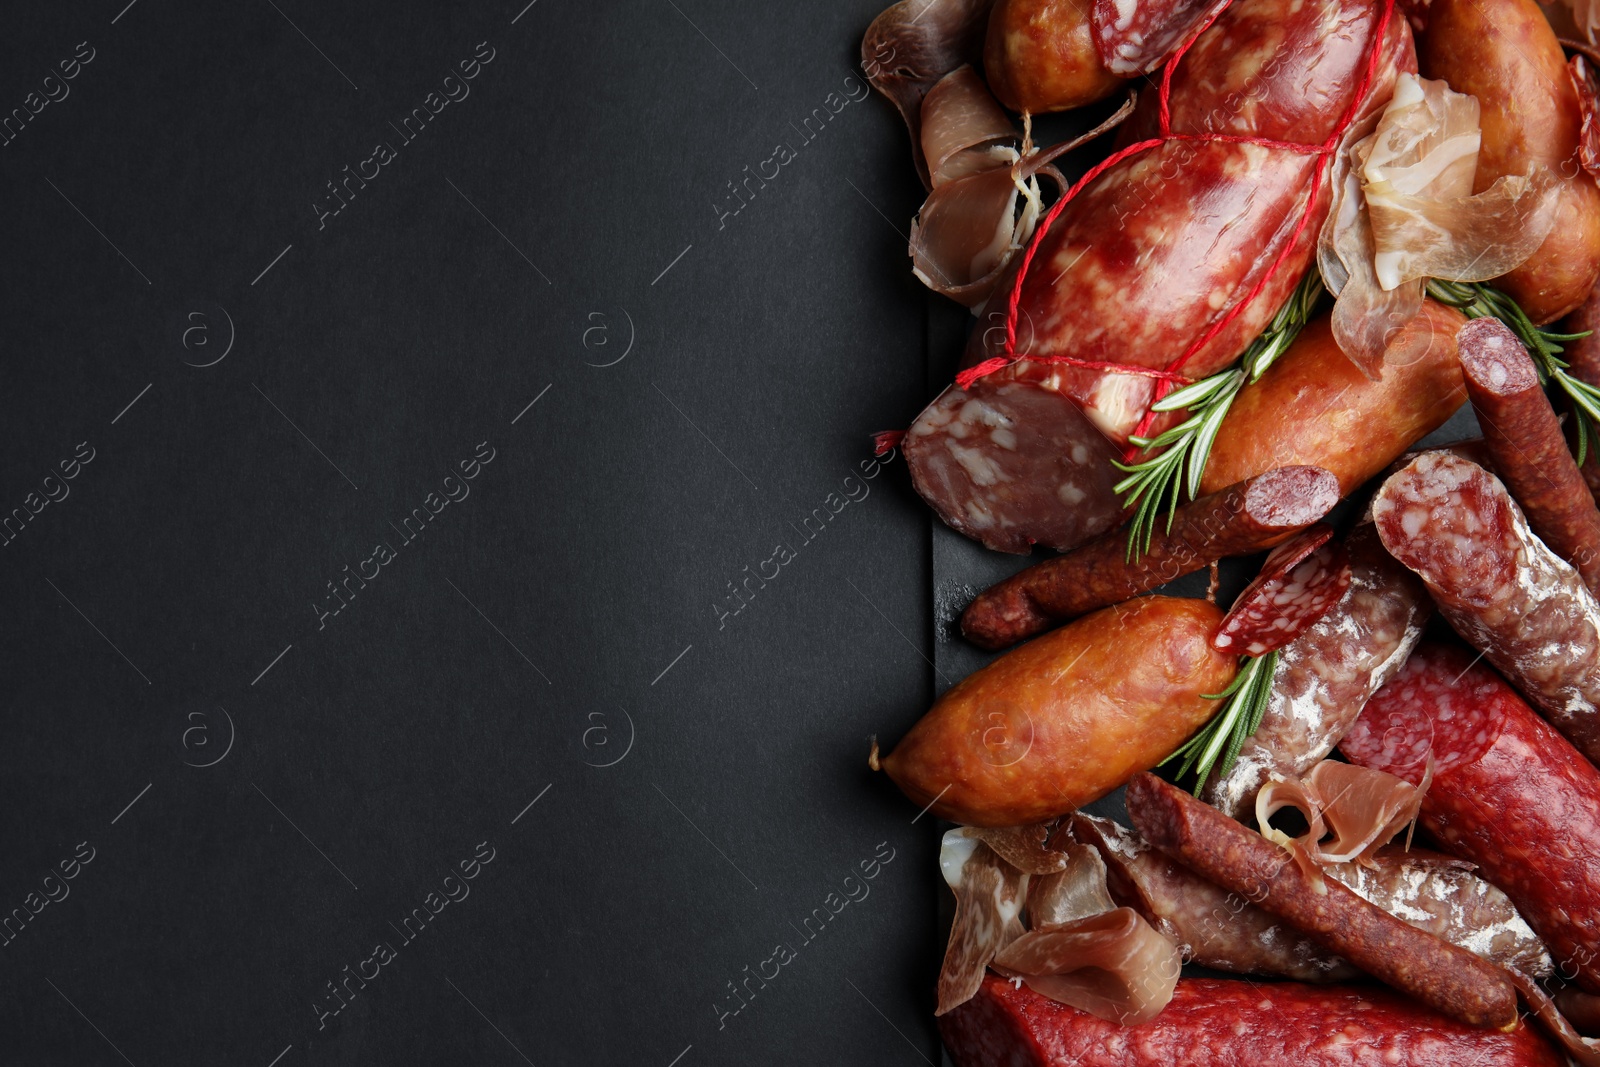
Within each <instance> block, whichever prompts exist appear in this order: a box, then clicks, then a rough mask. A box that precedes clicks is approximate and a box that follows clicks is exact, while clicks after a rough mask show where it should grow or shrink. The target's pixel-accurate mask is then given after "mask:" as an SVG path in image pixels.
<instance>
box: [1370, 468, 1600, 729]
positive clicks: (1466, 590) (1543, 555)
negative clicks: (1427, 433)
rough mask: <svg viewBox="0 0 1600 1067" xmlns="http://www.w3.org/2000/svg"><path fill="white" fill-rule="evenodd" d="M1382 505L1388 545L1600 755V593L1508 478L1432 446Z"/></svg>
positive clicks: (1517, 681) (1458, 623) (1531, 695)
mask: <svg viewBox="0 0 1600 1067" xmlns="http://www.w3.org/2000/svg"><path fill="white" fill-rule="evenodd" d="M1372 515H1373V521H1374V524H1375V525H1376V526H1377V529H1378V536H1379V537H1380V538H1382V540H1383V545H1384V547H1385V548H1387V549H1388V550H1389V552H1390V553H1391V554H1392V555H1393V556H1394V557H1395V558H1396V559H1398V560H1399V561H1400V562H1401V563H1403V564H1405V565H1406V566H1407V567H1410V568H1411V569H1412V570H1414V571H1416V572H1417V574H1418V575H1420V576H1421V578H1422V580H1423V582H1424V583H1425V584H1426V585H1427V587H1428V592H1429V593H1430V594H1431V595H1432V597H1433V602H1434V603H1435V604H1436V605H1438V608H1439V612H1440V614H1442V615H1443V616H1444V617H1445V619H1446V620H1448V621H1449V623H1450V625H1451V626H1453V627H1455V630H1456V632H1457V633H1459V634H1461V636H1462V637H1465V638H1466V639H1467V640H1468V641H1469V642H1470V643H1471V644H1472V645H1473V646H1475V647H1476V648H1478V649H1479V650H1481V651H1482V652H1483V654H1484V655H1485V656H1486V657H1487V658H1488V660H1489V662H1490V663H1492V664H1494V665H1495V667H1497V668H1499V670H1500V671H1501V672H1502V673H1503V674H1505V676H1506V677H1507V678H1509V679H1510V680H1511V682H1512V683H1513V684H1514V685H1516V687H1517V688H1518V689H1520V690H1521V691H1522V693H1523V695H1524V696H1526V697H1527V698H1528V699H1529V700H1530V701H1532V702H1533V703H1534V705H1535V706H1537V707H1538V708H1539V710H1541V711H1542V712H1544V714H1545V716H1546V717H1547V718H1548V719H1549V720H1550V721H1551V723H1552V724H1553V725H1554V726H1555V728H1556V729H1557V730H1560V731H1561V732H1562V733H1563V734H1565V735H1566V736H1567V739H1568V740H1570V741H1571V742H1572V743H1573V744H1574V745H1576V746H1577V747H1578V750H1579V751H1580V752H1582V753H1583V754H1584V755H1586V756H1588V757H1589V759H1591V760H1597V759H1600V709H1597V707H1596V705H1597V704H1600V603H1597V602H1596V600H1595V598H1594V596H1593V594H1591V593H1590V592H1589V590H1588V589H1587V588H1586V587H1585V586H1584V584H1583V579H1582V578H1581V577H1580V576H1579V575H1578V572H1577V571H1575V570H1573V569H1572V567H1570V566H1568V565H1567V564H1566V563H1565V562H1563V561H1562V560H1561V559H1560V558H1559V557H1558V556H1556V554H1555V553H1554V552H1551V551H1550V549H1549V548H1547V547H1546V546H1545V544H1544V542H1543V541H1540V540H1539V539H1538V538H1537V537H1535V536H1534V535H1533V533H1532V531H1530V530H1529V529H1528V523H1527V520H1526V519H1524V518H1523V515H1522V511H1521V509H1519V508H1518V507H1517V505H1516V502H1515V501H1513V500H1512V499H1511V495H1510V493H1508V492H1507V491H1506V487H1505V486H1504V485H1503V484H1501V482H1500V479H1498V478H1496V477H1495V476H1494V475H1492V474H1490V473H1489V472H1488V471H1486V470H1484V469H1483V468H1482V467H1480V466H1478V465H1477V464H1476V463H1473V462H1471V461H1470V460H1465V459H1462V458H1460V457H1459V456H1456V455H1453V454H1451V453H1449V452H1425V453H1423V454H1422V455H1420V456H1418V457H1417V458H1416V459H1414V460H1412V461H1411V462H1410V463H1409V464H1407V465H1406V466H1405V467H1402V468H1401V469H1400V470H1399V471H1398V472H1397V473H1396V474H1394V475H1392V476H1390V478H1389V479H1388V480H1387V481H1385V482H1384V483H1383V486H1382V488H1380V489H1379V490H1378V494H1377V496H1376V497H1374V498H1373V502H1372Z"/></svg>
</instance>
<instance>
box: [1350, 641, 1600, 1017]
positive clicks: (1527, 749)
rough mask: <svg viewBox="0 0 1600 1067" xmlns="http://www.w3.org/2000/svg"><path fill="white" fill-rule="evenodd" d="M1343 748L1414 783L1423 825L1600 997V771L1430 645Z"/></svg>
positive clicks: (1492, 678) (1490, 681)
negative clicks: (1424, 787)
mask: <svg viewBox="0 0 1600 1067" xmlns="http://www.w3.org/2000/svg"><path fill="white" fill-rule="evenodd" d="M1339 749H1340V751H1341V752H1343V753H1344V755H1345V757H1346V758H1347V759H1349V760H1350V762H1351V763H1356V764H1360V765H1361V766H1364V767H1376V768H1378V769H1380V770H1385V771H1388V772H1389V773H1390V774H1394V775H1398V776H1400V777H1401V778H1405V779H1407V780H1408V781H1410V782H1412V783H1416V782H1419V781H1420V780H1421V779H1422V775H1423V772H1424V770H1425V769H1426V764H1427V759H1428V757H1429V756H1430V755H1431V756H1432V757H1433V761H1434V765H1433V784H1432V785H1431V786H1430V787H1429V789H1428V794H1427V796H1426V797H1424V798H1423V801H1422V824H1423V825H1424V826H1425V827H1426V828H1427V829H1428V832H1429V833H1431V834H1432V835H1433V836H1434V837H1435V838H1436V839H1437V840H1438V841H1439V842H1440V844H1441V845H1442V846H1443V847H1444V848H1445V849H1446V850H1447V851H1449V852H1451V853H1453V854H1455V855H1457V856H1460V857H1462V858H1463V859H1468V860H1471V861H1472V862H1474V863H1476V864H1477V865H1478V866H1479V868H1481V870H1482V871H1483V875H1484V877H1485V878H1487V879H1489V881H1491V882H1493V883H1494V884H1495V885H1497V886H1499V887H1500V888H1501V889H1503V890H1504V891H1505V893H1506V895H1507V896H1508V897H1510V898H1511V900H1512V903H1514V904H1516V906H1517V910H1518V911H1520V912H1521V913H1522V916H1523V918H1525V919H1526V920H1527V921H1528V925H1529V926H1531V927H1533V929H1534V931H1535V932H1536V933H1537V934H1539V936H1540V937H1541V938H1543V939H1544V942H1545V944H1546V945H1547V946H1549V949H1550V954H1551V955H1552V956H1553V957H1554V958H1555V961H1556V971H1557V973H1558V974H1560V975H1561V976H1562V977H1564V978H1568V979H1575V980H1576V981H1577V983H1578V984H1579V985H1580V986H1582V987H1583V988H1585V989H1587V990H1588V991H1589V992H1591V993H1595V992H1600V771H1596V770H1595V768H1594V766H1593V765H1592V764H1591V763H1589V762H1588V761H1587V760H1585V759H1584V758H1583V756H1582V755H1581V754H1580V753H1579V752H1578V750H1577V749H1575V748H1573V747H1572V745H1570V744H1568V743H1567V741H1566V739H1565V738H1563V737H1562V736H1561V735H1560V734H1558V733H1556V732H1555V730H1553V729H1552V728H1551V727H1550V724H1549V723H1546V722H1545V721H1544V720H1543V719H1541V718H1539V716H1537V715H1535V714H1534V712H1533V710H1532V709H1531V708H1529V707H1528V705H1527V704H1526V703H1524V702H1523V700H1522V698H1521V697H1519V696H1518V695H1517V694H1516V692H1515V691H1514V690H1513V689H1512V688H1511V687H1510V686H1509V685H1507V684H1506V683H1505V682H1504V681H1502V680H1501V679H1500V677H1499V676H1498V675H1496V674H1495V673H1494V672H1493V671H1491V670H1490V669H1489V668H1488V667H1486V666H1484V665H1482V664H1481V663H1475V662H1474V659H1473V654H1472V652H1471V651H1470V650H1467V649H1462V648H1458V647H1455V646H1451V645H1440V644H1424V645H1422V646H1421V647H1419V648H1418V649H1417V651H1416V652H1414V653H1412V656H1411V659H1410V660H1408V661H1407V662H1406V665H1405V666H1404V667H1403V668H1401V671H1400V673H1399V674H1398V675H1396V676H1395V678H1394V679H1393V680H1392V681H1391V682H1389V684H1388V685H1386V686H1384V687H1383V688H1382V689H1380V690H1379V691H1378V693H1377V695H1375V696H1374V697H1373V698H1372V699H1371V700H1370V701H1368V703H1367V706H1366V708H1365V709H1364V710H1363V711H1362V712H1361V717H1360V718H1358V719H1357V720H1356V725H1355V727H1354V728H1352V729H1351V731H1350V733H1349V734H1348V735H1346V736H1345V739H1344V740H1343V741H1342V742H1341V743H1340V745H1339Z"/></svg>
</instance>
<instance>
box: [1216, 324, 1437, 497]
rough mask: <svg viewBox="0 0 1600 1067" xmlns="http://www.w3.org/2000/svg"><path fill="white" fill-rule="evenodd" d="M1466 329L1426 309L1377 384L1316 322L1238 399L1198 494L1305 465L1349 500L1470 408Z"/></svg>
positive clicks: (1392, 350)
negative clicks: (1327, 474) (1464, 368)
mask: <svg viewBox="0 0 1600 1067" xmlns="http://www.w3.org/2000/svg"><path fill="white" fill-rule="evenodd" d="M1464 322H1466V317H1465V316H1464V315H1462V314H1461V313H1460V312H1459V311H1457V310H1455V309H1454V308H1451V307H1446V306H1445V305H1443V304H1436V303H1434V302H1433V301H1431V300H1428V301H1424V302H1423V305H1422V310H1421V311H1420V312H1419V313H1418V314H1417V316H1416V317H1415V318H1413V319H1412V320H1411V321H1410V322H1409V323H1407V324H1406V325H1405V326H1404V327H1403V328H1402V329H1401V331H1400V333H1399V335H1398V336H1397V337H1396V339H1395V341H1394V342H1393V343H1392V344H1391V345H1390V347H1389V350H1388V356H1387V360H1386V362H1385V364H1384V368H1383V377H1382V378H1379V379H1376V380H1374V379H1371V378H1368V377H1367V376H1366V375H1365V374H1363V373H1362V372H1361V370H1360V369H1359V368H1358V367H1357V366H1356V365H1355V364H1354V363H1353V362H1351V361H1350V359H1349V357H1348V356H1346V355H1345V354H1344V353H1343V352H1341V351H1340V350H1339V345H1338V344H1337V342H1335V341H1334V339H1333V328H1332V326H1331V324H1330V322H1329V320H1328V317H1327V316H1326V315H1323V316H1321V317H1319V318H1317V319H1315V320H1313V321H1312V322H1310V323H1309V324H1307V326H1306V328H1305V329H1304V330H1302V331H1300V336H1299V337H1297V338H1295V340H1294V343H1293V344H1291V345H1290V346H1289V348H1288V350H1287V351H1286V352H1284V354H1283V355H1281V356H1279V357H1278V359H1277V362H1275V363H1273V365H1272V366H1271V367H1269V368H1267V372H1266V373H1265V374H1263V375H1262V376H1261V378H1260V379H1259V380H1258V381H1255V382H1252V383H1251V384H1249V385H1246V386H1245V387H1244V388H1243V389H1241V390H1240V391H1239V395H1238V396H1237V397H1235V398H1234V401H1233V406H1232V407H1230V408H1229V409H1228V417H1227V418H1226V419H1224V420H1222V429H1220V430H1219V431H1217V438H1216V441H1215V442H1213V444H1212V446H1211V456H1210V458H1209V459H1208V460H1207V461H1206V471H1205V474H1204V476H1203V477H1202V478H1201V480H1200V491H1201V492H1202V493H1212V492H1215V491H1216V490H1218V489H1221V488H1222V487H1223V486H1225V485H1232V484H1233V483H1234V482H1237V481H1240V480H1241V479H1244V478H1248V477H1250V476H1251V475H1254V474H1260V473H1261V472H1262V471H1267V470H1271V469H1272V468H1274V467H1286V466H1289V465H1291V464H1297V463H1305V464H1310V465H1311V466H1315V467H1322V468H1324V469H1325V470H1329V471H1332V472H1333V473H1334V475H1335V476H1336V477H1337V478H1338V479H1339V493H1340V495H1341V496H1349V495H1350V494H1351V493H1353V492H1355V490H1356V489H1357V488H1358V487H1359V486H1361V485H1362V484H1363V483H1364V482H1366V481H1367V480H1368V479H1369V478H1371V477H1372V476H1373V475H1375V474H1377V473H1378V472H1379V471H1381V470H1383V468H1384V467H1386V466H1388V465H1389V464H1390V463H1391V462H1392V461H1393V460H1394V459H1395V458H1396V457H1397V456H1399V455H1400V454H1401V453H1403V452H1404V451H1405V450H1406V449H1408V448H1410V447H1412V445H1413V444H1414V443H1415V442H1416V441H1417V440H1418V439H1419V438H1421V437H1424V436H1426V435H1427V434H1430V433H1432V432H1433V431H1434V430H1437V429H1438V428H1439V427H1440V426H1443V425H1444V424H1445V421H1446V420H1448V419H1449V418H1450V416H1451V415H1453V414H1455V412H1456V409H1458V408H1460V407H1461V405H1462V404H1464V403H1466V400H1467V394H1466V391H1465V389H1463V387H1462V384H1461V364H1460V362H1459V360H1457V358H1456V341H1455V338H1456V331H1457V330H1458V329H1460V327H1461V324H1462V323H1464Z"/></svg>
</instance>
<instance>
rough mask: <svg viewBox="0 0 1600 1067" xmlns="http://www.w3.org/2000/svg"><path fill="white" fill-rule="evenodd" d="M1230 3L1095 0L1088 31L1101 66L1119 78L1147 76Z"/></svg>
mask: <svg viewBox="0 0 1600 1067" xmlns="http://www.w3.org/2000/svg"><path fill="white" fill-rule="evenodd" d="M1227 6H1228V0H1094V7H1093V9H1092V11H1091V14H1090V18H1089V28H1090V31H1091V32H1092V33H1093V34H1094V43H1095V47H1096V48H1097V49H1098V50H1099V52H1100V62H1102V63H1104V64H1105V67H1106V69H1107V70H1109V71H1111V72H1112V73H1113V74H1120V75H1122V76H1123V77H1131V76H1132V75H1135V74H1148V73H1149V72H1150V71H1152V70H1155V69H1156V68H1157V67H1159V66H1160V65H1161V64H1163V63H1165V62H1166V61H1167V58H1168V57H1169V56H1171V55H1172V53H1173V52H1176V51H1177V50H1178V46H1179V45H1181V44H1183V42H1184V41H1185V40H1187V39H1188V38H1189V35H1190V34H1192V33H1194V32H1195V31H1196V30H1198V29H1199V28H1200V26H1201V24H1203V23H1204V22H1206V21H1207V20H1208V19H1210V18H1212V17H1213V16H1214V15H1216V13H1217V12H1219V11H1221V10H1222V9H1223V8H1225V7H1227Z"/></svg>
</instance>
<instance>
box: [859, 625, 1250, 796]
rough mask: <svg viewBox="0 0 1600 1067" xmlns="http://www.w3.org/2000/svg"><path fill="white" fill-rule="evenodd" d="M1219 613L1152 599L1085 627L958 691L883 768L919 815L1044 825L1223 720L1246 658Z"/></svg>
mask: <svg viewBox="0 0 1600 1067" xmlns="http://www.w3.org/2000/svg"><path fill="white" fill-rule="evenodd" d="M1221 619H1222V612H1220V611H1218V610H1217V608H1216V606H1215V605H1212V604H1208V603H1206V602H1205V601H1204V600H1188V599H1178V598H1172V597H1157V596H1152V597H1144V598H1141V599H1139V600H1136V601H1133V602H1132V603H1129V604H1120V605H1116V606H1114V607H1110V608H1106V609H1105V610H1103V611H1098V612H1096V613H1094V614H1093V615H1089V616H1086V617H1085V618H1082V619H1079V620H1078V621H1077V622H1075V623H1073V624H1071V625H1070V626H1064V627H1062V628H1061V629H1059V630H1056V631H1055V632H1053V633H1051V634H1049V635H1047V636H1045V637H1041V638H1040V639H1039V640H1037V641H1033V642H1030V643H1029V644H1027V645H1024V646H1023V647H1022V648H1019V649H1016V650H1014V651H1012V652H1010V653H1009V654H1007V655H1005V656H1002V657H1001V658H1000V659H997V660H995V661H994V662H993V663H991V664H989V665H988V666H987V667H984V668H983V669H982V670H980V671H977V672H976V673H974V674H972V675H970V676H969V677H967V678H966V679H965V680H963V681H962V682H960V683H959V684H957V685H956V686H955V687H954V688H952V689H951V690H950V691H949V692H947V693H945V694H944V696H942V697H940V698H939V700H938V701H937V702H936V703H935V704H934V705H933V708H932V709H931V710H930V711H929V712H928V713H927V714H926V715H924V716H923V717H922V720H921V721H920V722H918V723H917V724H916V726H914V727H912V729H911V732H910V733H908V734H906V736H905V737H904V738H903V739H901V741H900V744H899V745H897V746H896V747H895V749H894V751H893V752H890V753H889V754H888V755H887V756H885V757H883V758H882V760H881V761H880V760H878V759H877V750H876V748H874V751H873V761H872V763H873V766H874V767H875V768H876V767H877V766H878V765H879V764H880V763H881V766H882V769H883V770H885V771H887V772H888V774H889V777H890V778H892V779H894V782H895V784H896V785H898V786H899V787H900V788H901V790H902V791H903V792H904V793H905V794H906V796H908V797H910V798H911V800H912V802H913V803H915V804H916V805H917V806H918V807H924V806H926V807H927V808H928V809H929V810H931V811H932V812H933V813H934V814H935V815H937V816H939V817H940V818H944V819H950V820H951V821H953V822H959V823H963V824H965V825H967V826H1022V825H1025V824H1029V823H1037V822H1043V821H1045V820H1046V819H1052V818H1055V817H1056V816H1058V815H1061V814H1064V813H1065V812H1069V811H1072V810H1073V809H1075V808H1078V807H1081V806H1082V805H1084V804H1087V803H1089V802H1090V801H1093V800H1097V799H1099V798H1100V797H1103V796H1105V795H1106V794H1107V793H1109V792H1111V791H1112V790H1113V789H1115V788H1116V787H1117V786H1119V785H1121V784H1122V783H1123V782H1125V781H1127V780H1128V778H1129V777H1130V776H1132V775H1133V774H1135V773H1137V772H1138V771H1141V770H1144V769H1145V768H1147V767H1153V766H1155V765H1156V764H1157V763H1159V762H1160V761H1161V760H1163V759H1165V758H1166V757H1167V756H1168V755H1170V754H1171V752H1172V750H1173V749H1175V748H1177V747H1178V746H1179V745H1180V744H1182V743H1183V741H1184V740H1185V739H1186V738H1187V737H1188V736H1189V735H1190V734H1191V733H1193V732H1194V731H1195V730H1196V729H1197V728H1198V727H1199V726H1200V725H1201V724H1202V723H1204V722H1205V721H1206V720H1207V719H1209V718H1210V717H1211V715H1212V714H1213V713H1214V712H1215V710H1216V701H1213V700H1207V699H1204V694H1208V693H1220V692H1222V690H1223V689H1225V688H1226V687H1227V685H1228V683H1229V682H1230V681H1232V680H1233V676H1234V673H1235V670H1236V658H1235V657H1234V656H1230V655H1225V654H1224V653H1221V652H1218V651H1217V650H1216V649H1214V648H1212V647H1211V633H1212V631H1213V630H1215V629H1216V626H1217V623H1218V622H1220V621H1221Z"/></svg>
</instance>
